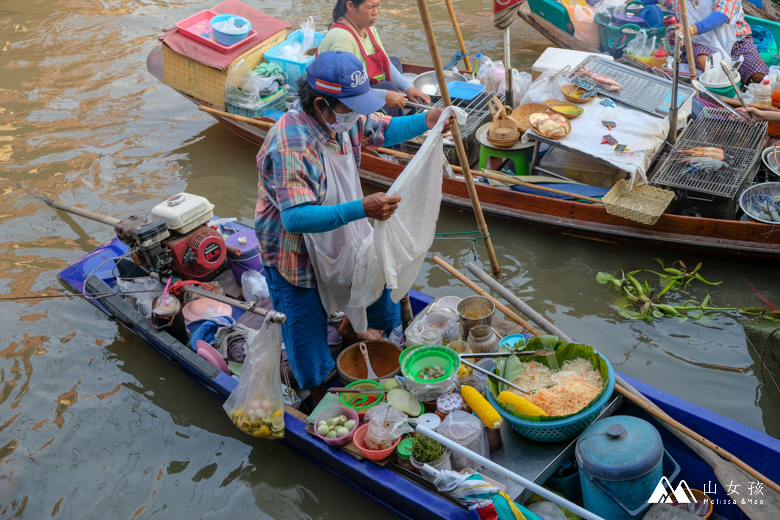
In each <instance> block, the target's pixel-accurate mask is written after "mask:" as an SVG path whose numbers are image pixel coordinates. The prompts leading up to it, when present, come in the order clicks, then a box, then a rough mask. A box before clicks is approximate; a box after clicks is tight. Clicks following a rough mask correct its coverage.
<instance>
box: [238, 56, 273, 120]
mask: <svg viewBox="0 0 780 520" xmlns="http://www.w3.org/2000/svg"><path fill="white" fill-rule="evenodd" d="M283 84H284V76H282V75H277V76H272V77H270V78H264V77H262V76H258V75H256V74H254V73H253V72H252V69H250V68H249V65H247V63H246V60H243V59H242V60H240V61H239V62H238V63H236V64H235V65H233V66H232V67H230V71H228V75H227V79H226V80H225V99H227V100H228V101H230V102H231V103H234V104H236V105H239V106H241V107H243V108H246V109H248V110H256V109H258V108H260V107H262V106H263V105H265V102H264V101H263V100H262V97H263V96H268V95H270V94H274V93H276V92H277V91H278V90H279V88H281V86H282V85H283Z"/></svg>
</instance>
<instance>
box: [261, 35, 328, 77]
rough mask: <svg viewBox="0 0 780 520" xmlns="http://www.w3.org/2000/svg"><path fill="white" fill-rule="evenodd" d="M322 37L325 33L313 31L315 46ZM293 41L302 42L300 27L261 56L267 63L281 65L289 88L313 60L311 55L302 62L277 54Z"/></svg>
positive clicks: (318, 44) (317, 45)
mask: <svg viewBox="0 0 780 520" xmlns="http://www.w3.org/2000/svg"><path fill="white" fill-rule="evenodd" d="M323 38H325V33H318V32H316V33H314V47H315V48H316V47H319V46H320V43H322V40H323ZM295 42H298V43H303V32H302V31H301V30H300V29H298V30H297V31H294V32H293V33H292V34H291V35H290V36H288V37H287V39H286V40H284V41H283V42H282V43H280V44H278V45H274V46H273V47H271V48H270V49H268V50H267V51H266V52H265V54H263V57H264V58H265V60H266V61H267V62H268V63H276V64H277V65H279V66H280V67H282V70H283V71H284V80H285V82H286V83H287V84H288V85H290V87H291V88H295V85H296V84H297V82H298V78H299V77H300V76H302V75H303V73H304V72H306V67H307V66H308V65H309V63H311V62H312V61H314V56H311V57H310V58H309V59H308V60H306V61H305V62H303V63H301V62H299V61H292V60H287V59H284V58H282V56H281V54H279V50H280V49H281V48H282V47H284V46H286V45H290V44H292V43H295Z"/></svg>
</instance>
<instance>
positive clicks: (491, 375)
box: [460, 354, 528, 394]
mask: <svg viewBox="0 0 780 520" xmlns="http://www.w3.org/2000/svg"><path fill="white" fill-rule="evenodd" d="M465 355H466V356H470V355H471V354H465ZM460 362H461V363H463V364H464V365H466V366H467V367H471V368H473V369H474V370H476V371H477V372H482V373H483V374H485V375H486V376H488V377H492V378H493V379H495V380H496V381H501V382H502V383H504V384H505V385H509V386H511V387H512V388H516V389H517V390H520V391H521V392H523V393H524V394H527V393H528V390H526V389H524V388H523V387H522V386H518V385H516V384H514V383H513V382H512V381H509V380H508V379H504V378H503V377H501V376H497V375H496V374H494V373H493V372H491V371H490V370H488V369H486V368H482V367H480V366H477V365H475V364H474V363H470V362H468V361H466V360H465V359H463V358H460Z"/></svg>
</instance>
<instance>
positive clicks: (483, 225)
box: [417, 0, 501, 275]
mask: <svg viewBox="0 0 780 520" xmlns="http://www.w3.org/2000/svg"><path fill="white" fill-rule="evenodd" d="M417 8H418V9H419V11H420V19H421V20H422V24H423V29H424V31H425V39H426V41H427V42H428V50H430V52H431V60H432V61H433V69H434V71H436V81H437V82H438V83H439V89H440V91H441V100H442V103H443V105H444V106H445V107H448V106H452V101H451V100H450V92H449V90H448V89H447V81H446V80H445V78H444V67H443V66H442V63H441V55H440V54H439V46H438V44H437V43H436V35H435V34H434V32H433V23H432V22H431V13H430V12H429V11H428V4H427V2H426V0H417ZM451 132H452V140H453V141H454V142H455V151H456V152H457V153H458V161H459V162H460V165H461V167H463V179H464V180H465V181H466V188H467V189H468V192H469V200H471V206H472V207H473V208H474V216H475V217H476V219H477V227H478V228H479V232H480V234H481V235H482V237H483V240H484V241H485V249H487V254H488V259H489V260H490V268H491V270H492V271H493V274H495V275H499V274H501V268H500V267H499V265H498V258H497V257H496V252H495V250H494V249H493V241H492V240H491V239H490V231H488V227H487V222H485V215H484V214H483V213H482V206H480V204H479V195H478V194H477V188H476V186H474V178H473V177H472V176H471V168H470V167H469V160H468V156H467V155H466V148H465V147H464V146H463V139H462V138H461V135H460V128H458V125H452V130H451Z"/></svg>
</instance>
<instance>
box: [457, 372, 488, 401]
mask: <svg viewBox="0 0 780 520" xmlns="http://www.w3.org/2000/svg"><path fill="white" fill-rule="evenodd" d="M458 384H459V385H460V386H461V387H463V386H470V387H471V388H473V389H474V390H476V391H477V392H479V393H480V395H481V396H482V397H485V385H484V383H482V380H481V379H480V378H478V377H477V376H475V375H473V374H464V375H462V376H460V377H459V378H458Z"/></svg>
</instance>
